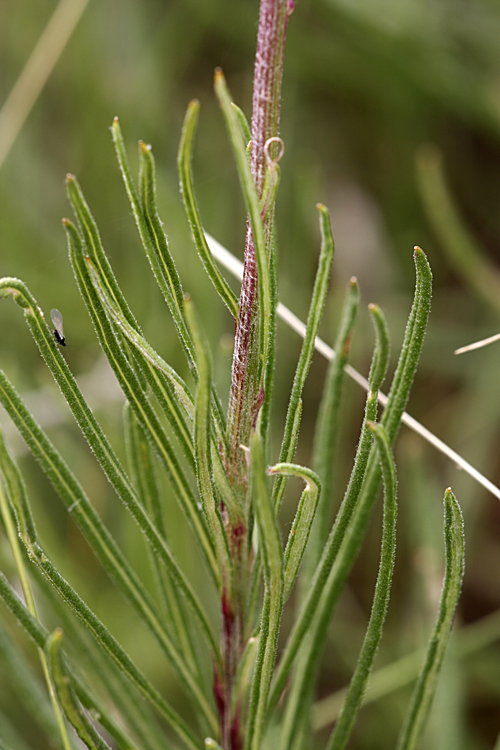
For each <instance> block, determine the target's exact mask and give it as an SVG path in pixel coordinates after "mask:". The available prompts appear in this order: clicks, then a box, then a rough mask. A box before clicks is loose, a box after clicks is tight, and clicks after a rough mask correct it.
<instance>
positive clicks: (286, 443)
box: [273, 203, 335, 509]
mask: <svg viewBox="0 0 500 750" xmlns="http://www.w3.org/2000/svg"><path fill="white" fill-rule="evenodd" d="M317 208H318V210H319V213H320V227H321V238H322V239H321V252H320V256H319V262H318V270H317V271H316V278H315V280H314V289H313V293H312V298H311V304H310V306H309V313H308V316H307V325H306V334H305V336H304V341H303V343H302V348H301V351H300V356H299V361H298V363H297V369H296V371H295V376H294V380H293V386H292V393H291V395H290V401H289V403H288V411H287V415H286V423H285V432H284V435H283V441H282V443H281V451H280V458H279V462H280V463H292V462H293V457H294V455H295V449H296V447H297V442H298V438H299V428H300V411H299V404H300V399H301V397H302V391H303V389H304V383H305V381H306V378H307V374H308V372H309V368H310V366H311V362H312V356H313V353H314V342H315V339H316V336H317V334H318V328H319V324H320V321H321V317H322V315H323V310H324V307H325V302H326V296H327V293H328V283H329V279H330V269H331V266H332V260H333V254H334V251H335V246H334V242H333V235H332V230H331V226H330V216H329V214H328V210H327V209H326V208H325V206H323V205H322V204H320V203H319V204H318V206H317ZM285 487H286V478H285V476H278V477H277V478H276V480H275V483H274V488H273V500H274V503H275V505H276V507H277V508H278V509H279V508H280V506H281V501H282V499H283V494H284V492H285Z"/></svg>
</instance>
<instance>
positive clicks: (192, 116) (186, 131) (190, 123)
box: [177, 100, 238, 320]
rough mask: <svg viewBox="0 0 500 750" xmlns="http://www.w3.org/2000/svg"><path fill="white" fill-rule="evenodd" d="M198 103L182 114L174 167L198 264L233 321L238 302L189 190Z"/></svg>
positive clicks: (192, 191) (192, 189) (191, 178)
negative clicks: (220, 265)
mask: <svg viewBox="0 0 500 750" xmlns="http://www.w3.org/2000/svg"><path fill="white" fill-rule="evenodd" d="M199 109H200V104H199V102H198V101H196V100H193V101H192V102H191V103H190V104H189V106H188V108H187V111H186V115H185V118H184V124H183V126H182V135H181V142H180V144H179V154H178V157H177V167H178V169H179V177H180V184H181V193H182V197H183V199H184V207H185V209H186V214H187V217H188V221H189V226H190V227H191V234H192V236H193V241H194V244H195V246H196V250H197V251H198V255H199V256H200V259H201V262H202V263H203V266H204V268H205V271H206V272H207V274H208V276H209V278H210V280H211V281H212V284H213V285H214V287H215V289H216V291H217V293H218V294H219V296H220V298H221V299H222V301H223V302H224V304H225V305H226V307H227V308H228V310H229V312H230V313H231V315H232V316H233V318H234V319H235V320H236V319H237V317H238V301H237V299H236V296H235V294H234V292H233V291H232V289H231V287H230V286H229V284H228V283H227V281H226V280H225V278H224V277H223V275H222V274H221V272H220V271H219V269H218V267H217V266H216V265H215V262H214V259H213V256H212V253H211V252H210V248H209V247H208V243H207V241H206V239H205V234H204V232H203V228H202V225H201V220H200V215H199V212H198V206H197V205H196V198H195V194H194V188H193V176H192V172H191V161H192V152H193V139H194V133H195V130H196V125H197V122H198V113H199Z"/></svg>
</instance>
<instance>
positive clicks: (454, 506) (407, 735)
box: [397, 488, 465, 750]
mask: <svg viewBox="0 0 500 750" xmlns="http://www.w3.org/2000/svg"><path fill="white" fill-rule="evenodd" d="M444 542H445V574H444V581H443V590H442V592H441V600H440V602H439V611H438V615H437V619H436V624H435V626H434V631H433V633H432V635H431V638H430V641H429V645H428V647H427V654H426V657H425V661H424V664H423V666H422V670H421V672H420V676H419V678H418V680H417V684H416V685H415V689H414V691H413V695H412V698H411V702H410V706H409V709H408V713H407V715H406V718H405V722H404V725H403V729H402V731H401V735H400V738H399V740H398V744H397V750H414V748H416V747H417V744H418V742H419V740H420V738H421V736H422V733H423V730H424V728H425V724H426V721H427V718H428V716H429V711H430V708H431V705H432V701H433V699H434V695H435V692H436V688H437V683H438V679H439V673H440V671H441V667H442V664H443V659H444V655H445V651H446V648H447V645H448V641H449V638H450V635H451V630H452V627H453V620H454V618H455V611H456V608H457V604H458V600H459V598H460V592H461V589H462V581H463V576H464V550H465V536H464V521H463V516H462V511H461V510H460V506H459V504H458V502H457V500H456V498H455V496H454V494H453V492H452V491H451V489H449V488H448V489H447V490H446V492H445V495H444Z"/></svg>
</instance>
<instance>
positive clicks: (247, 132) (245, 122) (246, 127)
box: [231, 102, 252, 148]
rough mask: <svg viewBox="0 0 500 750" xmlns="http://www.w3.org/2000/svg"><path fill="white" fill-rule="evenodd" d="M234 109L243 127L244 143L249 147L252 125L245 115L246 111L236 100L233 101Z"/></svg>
mask: <svg viewBox="0 0 500 750" xmlns="http://www.w3.org/2000/svg"><path fill="white" fill-rule="evenodd" d="M231 104H232V106H233V109H234V111H235V112H236V115H237V116H238V122H239V124H240V128H241V135H242V136H243V143H244V144H245V148H248V146H249V144H250V141H251V140H252V132H251V130H250V125H249V123H248V120H247V118H246V116H245V113H244V112H243V110H242V109H241V108H240V107H238V105H237V104H235V103H234V102H231Z"/></svg>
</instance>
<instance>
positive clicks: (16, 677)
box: [0, 621, 60, 744]
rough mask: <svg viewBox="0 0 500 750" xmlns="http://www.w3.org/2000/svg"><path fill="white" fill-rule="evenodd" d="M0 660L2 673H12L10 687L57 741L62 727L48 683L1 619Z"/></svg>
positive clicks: (28, 710)
mask: <svg viewBox="0 0 500 750" xmlns="http://www.w3.org/2000/svg"><path fill="white" fill-rule="evenodd" d="M0 664H1V665H2V671H3V673H4V674H5V675H8V676H9V690H11V691H12V693H14V694H15V695H16V697H17V698H18V699H19V700H20V701H21V702H22V705H23V708H24V710H25V711H26V712H27V713H29V715H30V717H31V718H32V719H33V721H34V722H35V723H36V724H38V726H39V727H41V729H42V731H43V732H45V733H46V734H47V735H48V737H50V738H52V739H53V740H54V741H55V744H58V741H59V739H60V735H59V727H58V725H57V721H56V718H55V715H54V711H53V708H52V705H51V703H50V701H49V696H48V694H47V686H46V684H44V683H43V682H42V680H41V679H40V677H39V674H38V673H37V671H36V670H35V668H34V665H33V664H32V663H31V660H29V659H28V658H27V656H26V655H25V653H24V652H23V649H22V648H21V646H20V643H19V639H18V638H16V637H13V636H12V635H11V634H10V633H9V631H8V630H7V628H6V626H5V624H4V622H3V621H2V622H0ZM1 725H2V724H1V719H0V726H1Z"/></svg>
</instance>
